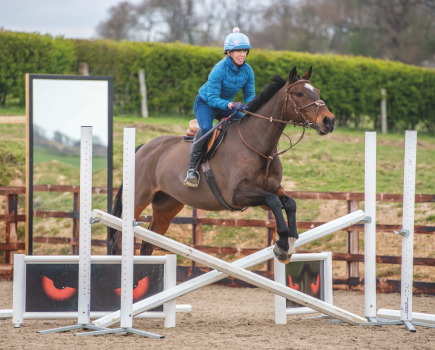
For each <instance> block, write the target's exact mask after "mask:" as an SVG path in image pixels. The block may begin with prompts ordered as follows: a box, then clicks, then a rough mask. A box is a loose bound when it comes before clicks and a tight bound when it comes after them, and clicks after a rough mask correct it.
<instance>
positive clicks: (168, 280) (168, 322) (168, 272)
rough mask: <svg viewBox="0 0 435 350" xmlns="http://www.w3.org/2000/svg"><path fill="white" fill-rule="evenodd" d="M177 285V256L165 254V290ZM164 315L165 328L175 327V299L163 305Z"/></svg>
mask: <svg viewBox="0 0 435 350" xmlns="http://www.w3.org/2000/svg"><path fill="white" fill-rule="evenodd" d="M176 285H177V255H176V254H167V255H166V263H165V290H167V289H170V288H172V287H175V286H176ZM163 312H164V313H165V328H172V327H175V313H176V312H177V299H172V300H171V301H168V302H167V303H165V304H163Z"/></svg>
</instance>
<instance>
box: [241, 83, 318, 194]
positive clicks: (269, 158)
mask: <svg viewBox="0 0 435 350" xmlns="http://www.w3.org/2000/svg"><path fill="white" fill-rule="evenodd" d="M300 83H307V84H309V83H310V81H309V80H298V81H296V82H294V83H292V84H288V85H287V84H286V85H287V86H286V88H285V92H286V97H285V102H284V106H283V109H284V110H283V114H284V117H287V103H288V101H290V103H291V104H292V105H293V107H294V109H295V112H296V114H298V115H300V116H301V117H302V120H303V123H300V122H294V121H292V120H290V121H285V120H281V119H273V118H272V117H270V118H267V117H264V116H262V115H260V114H255V113H252V112H249V111H245V113H248V114H251V115H253V116H254V117H257V118H260V119H265V120H269V121H270V122H271V123H273V122H278V123H284V124H292V125H294V126H302V127H303V128H304V131H303V133H302V136H301V137H300V139H299V140H298V141H297V142H296V143H295V144H292V143H291V140H290V147H289V148H287V149H285V150H284V151H281V152H279V153H276V152H273V151H272V153H271V155H270V156H266V155H264V154H262V153H260V152H258V151H257V150H255V149H254V148H253V147H251V146H250V145H249V144H248V143H247V142H246V141H245V139H244V138H243V136H242V132H241V131H240V124H241V123H242V120H243V119H240V121H239V126H238V129H239V135H240V138H241V139H242V141H243V143H244V144H245V145H246V146H247V147H248V148H250V149H251V150H252V151H254V152H255V153H257V154H259V155H260V156H262V157H263V158H266V159H267V167H266V177H265V178H264V182H263V186H262V188H261V189H264V187H265V186H266V181H267V175H268V173H269V166H270V163H271V162H272V160H273V159H274V158H275V157H276V156H279V155H281V154H283V153H285V152H287V151H288V150H289V149H291V148H292V147H293V146H296V145H297V144H298V143H299V141H300V140H302V138H303V137H304V134H305V129H306V128H312V129H315V130H317V128H316V127H315V123H316V120H317V116H318V115H319V109H320V107H322V106H326V104H325V102H323V101H322V100H317V101H314V102H311V103H309V104H307V105H305V106H302V107H298V106H297V105H296V102H295V101H294V100H293V98H292V97H291V96H290V91H289V90H290V88H291V87H292V86H294V85H296V84H300ZM314 104H315V105H317V111H316V117H315V118H314V123H310V122H309V121H308V119H307V118H306V117H305V115H304V114H303V113H302V110H303V109H304V108H307V107H309V106H312V105H314ZM286 119H287V118H286ZM274 126H275V125H274ZM275 127H276V126H275ZM286 136H287V135H286ZM287 137H288V136H287ZM289 139H290V138H289ZM275 148H276V147H275Z"/></svg>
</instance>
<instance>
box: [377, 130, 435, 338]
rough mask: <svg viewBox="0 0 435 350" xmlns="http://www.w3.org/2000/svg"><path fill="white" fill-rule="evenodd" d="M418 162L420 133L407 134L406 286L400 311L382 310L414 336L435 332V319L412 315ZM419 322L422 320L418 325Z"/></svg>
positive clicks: (403, 260)
mask: <svg viewBox="0 0 435 350" xmlns="http://www.w3.org/2000/svg"><path fill="white" fill-rule="evenodd" d="M416 162H417V131H406V134H405V165H404V176H403V219H402V229H401V230H400V232H396V233H397V234H399V235H400V236H402V282H401V288H400V311H396V310H387V309H380V310H378V316H379V317H383V318H386V319H393V320H397V321H387V322H391V323H394V322H395V323H396V324H404V325H405V327H406V328H407V329H408V330H409V331H410V332H415V328H414V327H413V325H415V326H424V327H429V328H435V324H434V323H435V315H428V314H420V313H413V312H412V288H413V268H414V207H415V169H416ZM416 320H418V322H417V321H416ZM430 323H432V324H430Z"/></svg>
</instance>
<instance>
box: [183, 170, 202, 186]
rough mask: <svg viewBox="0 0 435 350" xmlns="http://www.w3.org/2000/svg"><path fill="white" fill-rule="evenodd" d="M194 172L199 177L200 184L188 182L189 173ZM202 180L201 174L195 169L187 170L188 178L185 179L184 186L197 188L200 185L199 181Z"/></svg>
mask: <svg viewBox="0 0 435 350" xmlns="http://www.w3.org/2000/svg"><path fill="white" fill-rule="evenodd" d="M190 171H193V172H194V173H195V174H196V175H197V176H198V183H196V184H194V183H193V182H190V181H188V180H187V177H188V176H189V172H190ZM200 179H201V176H200V175H199V172H198V171H196V170H193V169H189V170H187V174H186V178H185V179H184V186H188V187H193V188H197V187H198V185H199V180H200Z"/></svg>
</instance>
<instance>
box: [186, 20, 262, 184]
mask: <svg viewBox="0 0 435 350" xmlns="http://www.w3.org/2000/svg"><path fill="white" fill-rule="evenodd" d="M251 48H252V46H251V45H250V43H249V39H248V37H247V36H246V35H245V34H242V33H240V30H239V28H237V27H236V28H234V29H233V32H232V33H231V34H229V35H227V37H226V38H225V43H224V51H225V55H226V57H225V58H224V59H222V60H221V61H220V62H219V63H218V64H216V65H215V66H214V68H213V70H212V71H211V73H210V75H209V76H208V80H207V82H206V83H205V84H204V85H203V86H202V87H201V88H200V89H199V94H198V96H196V99H195V103H194V105H193V109H194V112H195V116H196V119H197V120H198V124H199V127H200V129H199V130H198V132H197V133H196V135H195V139H194V141H196V140H198V139H199V138H200V137H201V136H202V135H203V134H205V133H207V132H208V131H209V130H210V129H211V128H212V127H213V120H214V119H222V118H225V117H228V116H229V115H231V114H232V113H234V112H236V114H235V115H234V116H233V119H240V118H242V117H243V114H242V113H240V112H242V111H245V110H246V109H247V106H246V105H245V104H243V103H241V102H233V98H234V96H235V95H236V94H237V92H239V90H240V89H243V99H244V100H245V103H248V102H249V101H251V100H252V99H253V98H254V97H255V90H254V72H253V71H252V68H251V67H250V66H249V65H248V64H247V63H246V62H245V59H246V56H248V53H249V50H250V49H251ZM207 141H208V138H204V139H203V140H201V141H200V142H198V143H197V144H194V145H193V146H192V153H191V154H190V163H189V170H188V171H187V175H186V179H185V180H184V184H185V185H186V186H189V187H198V184H199V173H198V172H197V171H195V167H196V165H197V163H198V161H199V158H200V157H201V154H202V149H203V147H204V145H205V144H206V143H207Z"/></svg>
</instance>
